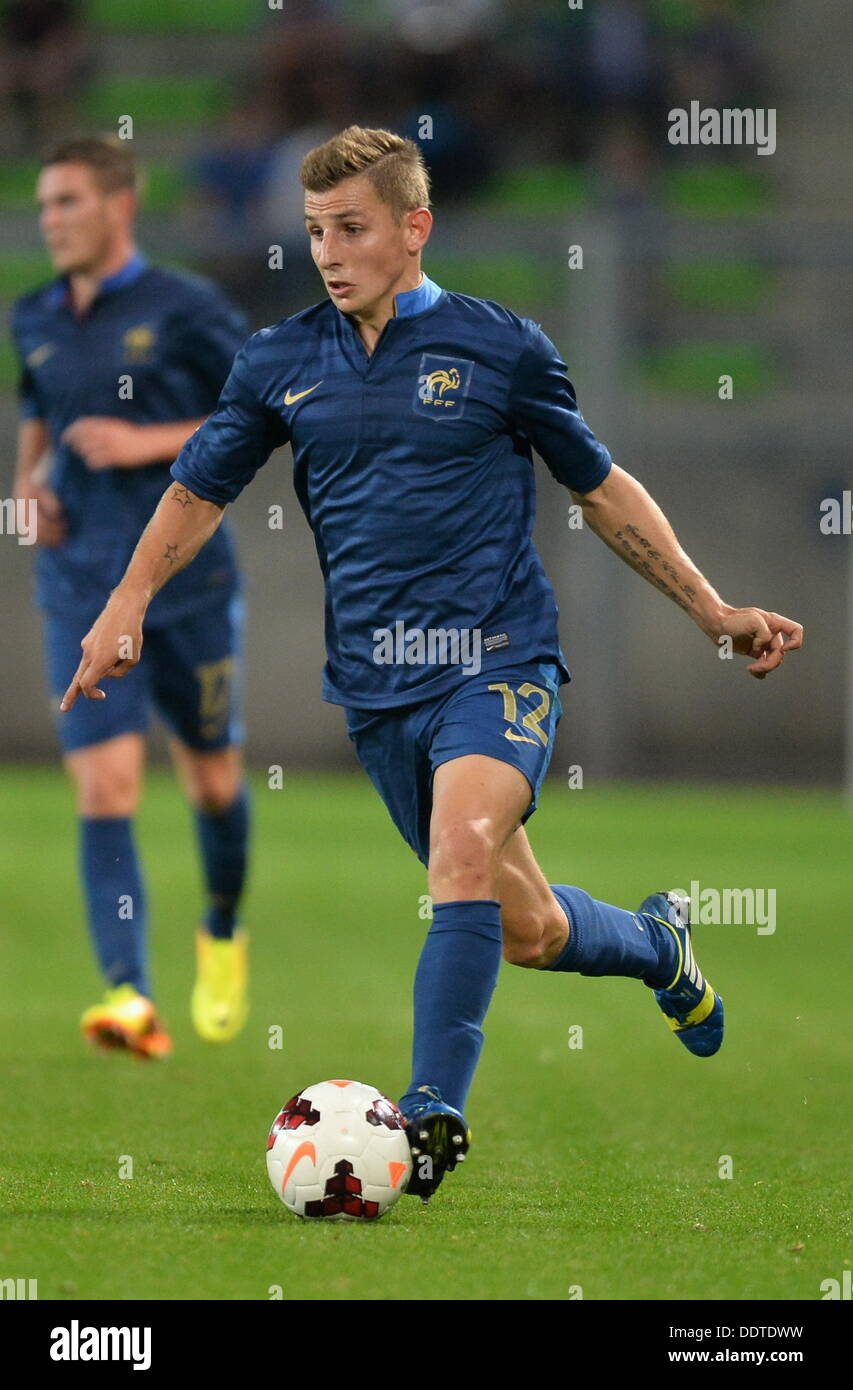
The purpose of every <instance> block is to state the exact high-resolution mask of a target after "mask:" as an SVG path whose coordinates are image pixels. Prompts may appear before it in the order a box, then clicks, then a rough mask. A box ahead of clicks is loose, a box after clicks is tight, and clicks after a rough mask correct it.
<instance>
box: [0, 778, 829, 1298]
mask: <svg viewBox="0 0 853 1390" xmlns="http://www.w3.org/2000/svg"><path fill="white" fill-rule="evenodd" d="M3 776H4V784H5V785H6V786H7V787H8V789H9V794H8V795H7V796H6V797H5V798H4V800H3V811H2V819H0V845H2V847H3V848H2V850H0V869H2V878H3V882H4V885H5V888H4V900H5V901H4V912H3V916H4V918H5V924H4V934H3V935H4V945H3V947H2V952H3V955H2V974H3V977H4V987H3V999H2V1048H3V1054H4V1058H5V1063H4V1073H5V1079H4V1095H5V1116H4V1144H3V1150H4V1160H3V1164H2V1172H0V1179H2V1181H0V1278H6V1277H18V1278H37V1279H38V1281H39V1296H40V1297H41V1298H58V1299H89V1298H91V1299H101V1298H120V1299H138V1298H159V1299H199V1298H200V1299H267V1298H268V1297H270V1288H271V1287H273V1286H275V1285H280V1286H281V1288H282V1292H283V1297H284V1299H324V1300H355V1299H363V1298H364V1299H381V1300H400V1299H415V1298H417V1299H421V1300H430V1299H436V1300H440V1299H445V1298H447V1297H452V1298H455V1299H463V1300H464V1299H512V1300H517V1299H537V1300H538V1299H545V1300H560V1299H566V1298H568V1297H569V1290H570V1288H572V1287H575V1286H578V1285H579V1286H581V1288H582V1290H583V1297H584V1298H585V1299H588V1300H589V1299H652V1300H655V1299H669V1298H676V1299H744V1300H748V1299H765V1298H766V1299H806V1300H813V1299H819V1298H820V1296H821V1295H820V1288H819V1286H820V1283H821V1281H822V1280H823V1279H825V1278H828V1277H835V1278H840V1277H841V1271H842V1270H843V1269H844V1268H845V1267H849V1266H850V1264H851V1258H853V1235H852V1234H851V1228H850V1218H849V1215H848V1214H847V1202H846V1196H845V1192H846V1174H847V1172H848V1171H849V1161H850V1153H851V1136H850V1134H849V1131H848V1130H845V1129H844V1128H843V1116H844V1114H845V1107H844V1097H845V1095H846V1086H847V1077H848V1075H849V1063H850V1056H849V1044H848V1043H846V1042H845V1038H846V1036H847V1034H846V1023H847V1019H846V1013H847V1005H846V994H845V992H844V990H843V989H837V990H836V989H834V988H833V985H832V981H833V979H834V978H836V971H837V969H838V968H839V964H840V962H841V961H842V960H843V958H844V955H843V953H844V952H845V951H846V949H847V936H846V929H845V926H844V922H845V912H846V903H847V888H846V877H847V870H846V865H847V863H848V862H849V852H848V851H849V821H848V820H847V818H846V816H845V815H844V813H843V811H842V809H841V807H840V804H839V802H838V801H837V799H835V798H834V797H832V796H830V795H823V794H821V793H816V792H803V791H799V790H796V791H791V792H781V791H778V790H774V791H773V792H772V793H767V794H759V793H747V792H739V791H726V790H719V789H703V788H690V787H688V788H682V789H679V791H678V792H677V793H676V791H675V790H674V789H673V788H670V787H666V788H664V787H655V786H650V787H643V788H634V787H614V788H606V789H600V790H592V789H587V790H585V791H584V792H583V793H582V794H579V793H578V792H571V793H569V792H568V791H564V790H562V789H561V788H560V786H559V783H558V782H557V781H556V780H555V781H553V782H552V783H550V784H549V785H548V786H547V788H546V791H545V794H544V796H543V805H542V809H541V810H540V812H539V813H538V814H537V815H536V816H535V817H534V819H533V821H532V822H531V826H530V830H531V838H532V840H533V843H534V847H535V849H536V850H537V853H538V855H539V857H540V861H541V862H542V864H543V868H544V869H545V871H546V873H548V875H549V877H550V878H551V879H552V880H553V881H561V882H565V881H568V882H577V883H579V884H580V885H581V886H582V887H585V888H587V889H588V891H590V892H592V893H593V894H594V895H595V896H598V897H602V898H605V899H610V900H612V901H615V902H619V903H622V904H624V905H625V906H635V905H636V904H637V903H638V902H639V901H640V899H641V898H643V897H644V896H645V895H646V893H648V892H650V891H653V890H655V889H658V888H661V887H663V888H666V887H668V886H673V885H677V886H680V887H685V888H686V887H688V886H689V882H690V880H691V879H693V878H695V879H698V880H699V881H700V882H701V883H702V884H703V886H704V885H710V886H717V887H725V886H729V887H765V888H771V887H775V888H776V890H777V915H778V922H777V929H776V932H775V933H774V934H773V935H766V936H759V935H758V934H757V933H756V931H755V928H754V927H748V926H745V925H743V926H736V925H731V926H706V927H697V928H696V932H695V940H696V949H697V956H698V959H699V961H700V963H701V964H702V966H703V968H704V969H705V970H706V972H707V974H708V975H709V977H710V978H711V980H712V981H713V982H714V984H715V985H716V987H717V988H718V989H719V990H720V992H721V993H722V994H723V996H724V999H725V1002H726V1008H727V1013H728V1019H729V1032H728V1038H727V1041H726V1044H725V1045H724V1048H723V1051H722V1052H721V1053H720V1054H719V1056H718V1057H717V1058H714V1059H710V1060H707V1061H705V1060H700V1059H697V1058H693V1057H691V1056H689V1055H688V1054H687V1053H686V1051H685V1050H684V1049H683V1048H682V1047H681V1046H680V1045H679V1044H678V1043H677V1042H676V1041H675V1040H674V1039H673V1038H672V1037H671V1035H670V1033H669V1030H668V1029H667V1027H666V1025H665V1024H664V1022H663V1020H662V1018H661V1016H660V1015H659V1013H658V1010H657V1008H656V1006H655V1004H654V1001H653V999H652V998H651V995H650V993H649V992H647V991H646V990H645V988H644V987H643V986H642V985H640V984H639V983H637V982H634V981H630V980H624V981H623V980H590V979H582V978H580V977H578V976H567V975H552V976H546V977H542V976H540V975H538V974H537V973H536V972H524V971H521V970H513V969H512V968H510V967H508V966H504V967H503V968H502V974H501V982H500V985H499V988H498V991H497V994H496V996H495V1000H494V1003H493V1006H492V1009H491V1012H490V1015H489V1018H488V1019H487V1023H486V1048H485V1051H484V1056H483V1061H482V1063H481V1066H480V1069H479V1072H478V1075H477V1078H476V1081H475V1085H474V1089H473V1092H472V1096H471V1103H470V1110H469V1119H470V1122H471V1124H472V1127H473V1129H474V1146H473V1148H472V1152H471V1156H470V1159H469V1161H468V1163H467V1164H466V1167H465V1169H464V1170H460V1172H459V1173H458V1174H453V1175H451V1176H450V1177H449V1178H448V1179H447V1180H446V1182H445V1183H444V1185H443V1187H442V1189H441V1190H440V1192H439V1193H438V1195H437V1196H436V1198H435V1199H434V1201H433V1202H432V1203H431V1205H430V1206H429V1207H428V1208H425V1209H422V1208H421V1205H420V1203H418V1202H416V1201H415V1200H414V1199H410V1198H407V1197H405V1196H404V1197H403V1198H401V1200H400V1202H399V1203H398V1204H397V1206H396V1207H395V1208H394V1210H393V1211H392V1212H391V1214H390V1215H389V1216H388V1217H386V1218H384V1219H383V1220H382V1221H381V1222H379V1223H378V1224H376V1225H375V1226H365V1227H360V1226H342V1225H337V1224H323V1223H318V1224H316V1225H308V1224H306V1223H302V1222H299V1221H297V1220H296V1218H293V1217H291V1216H290V1215H289V1213H288V1212H286V1210H285V1209H284V1207H282V1206H281V1205H280V1204H279V1203H278V1202H277V1200H276V1198H275V1196H274V1194H273V1192H272V1190H271V1188H270V1187H269V1184H268V1181H267V1177H266V1170H265V1164H264V1152H265V1141H266V1133H267V1130H268V1127H269V1125H270V1123H271V1121H272V1119H273V1117H274V1115H275V1114H276V1112H277V1110H278V1108H279V1106H280V1105H281V1103H282V1102H283V1101H284V1100H285V1099H287V1097H288V1096H290V1095H291V1094H292V1093H293V1092H294V1091H296V1090H298V1089H299V1088H300V1087H301V1086H304V1085H307V1084H309V1083H310V1082H313V1081H318V1080H321V1079H322V1078H324V1077H326V1076H341V1075H345V1076H346V1075H349V1076H352V1077H355V1078H356V1079H359V1080H364V1081H369V1082H372V1083H374V1084H376V1085H377V1086H379V1087H380V1088H381V1089H383V1090H385V1091H386V1092H387V1093H388V1094H390V1095H392V1096H396V1095H398V1094H399V1093H400V1092H401V1091H402V1089H403V1088H404V1086H405V1084H406V1082H407V1080H408V1076H407V1064H408V1054H409V1041H410V1040H409V1027H410V1024H409V1015H410V990H411V979H412V975H413V972H414V967H415V963H416V960H417V953H418V948H419V943H420V940H421V938H422V936H423V933H424V931H425V930H426V926H427V924H426V922H425V921H423V920H422V919H420V918H419V916H418V907H419V897H420V895H421V894H422V893H425V892H426V885H425V881H424V875H423V872H422V870H421V868H420V866H419V865H418V863H417V861H416V860H415V858H414V856H413V855H412V854H411V853H410V851H409V850H408V849H407V848H406V846H405V845H404V844H403V843H402V841H400V840H399V837H398V836H397V834H396V832H395V831H394V829H393V826H392V825H391V823H390V821H389V820H388V817H387V814H386V812H385V810H384V808H383V806H382V805H381V803H380V802H379V801H378V798H377V797H376V795H375V793H374V792H373V791H372V789H371V788H370V786H369V784H368V783H367V781H366V780H365V779H364V778H362V777H358V776H352V777H340V778H332V777H318V776H307V775H306V776H291V777H289V778H288V779H287V782H286V786H285V788H284V790H282V791H279V792H272V791H270V790H268V789H267V787H266V783H265V781H264V780H263V779H261V778H256V779H255V781H254V787H255V811H256V814H255V829H256V839H255V850H254V865H253V872H252V884H251V890H250V895H249V898H248V900H247V904H246V908H247V911H246V921H247V925H248V926H249V928H250V930H251V932H252V950H253V970H254V975H253V990H252V995H253V1013H252V1017H251V1020H250V1023H249V1026H248V1027H247V1029H246V1032H245V1033H244V1034H243V1035H242V1036H241V1037H240V1038H239V1039H238V1040H237V1041H236V1042H234V1043H232V1044H231V1045H229V1046H227V1047H223V1048H221V1049H217V1048H213V1047H210V1046H208V1045H206V1044H204V1043H203V1042H202V1041H201V1040H200V1039H198V1038H197V1037H196V1036H195V1034H194V1033H193V1031H192V1027H191V1024H190V1021H189V1009H188V1005H189V993H190V989H191V986H192V978H193V969H194V960H193V939H192V938H193V929H194V926H195V923H196V920H197V917H198V913H199V904H200V901H201V897H200V872H199V868H198V865H197V861H196V859H195V856H194V846H193V838H192V832H191V826H190V820H189V817H188V814H187V811H186V809H185V807H184V806H183V804H182V803H181V801H180V798H179V796H178V794H177V792H176V790H175V787H174V784H173V782H172V781H171V779H170V778H168V777H165V776H163V775H160V774H156V773H155V774H152V775H151V776H150V777H149V783H148V789H147V794H146V803H145V807H144V809H143V812H142V814H141V817H140V840H141V845H142V849H143V853H144V856H145V863H146V868H147V871H148V877H149V904H150V911H151V920H152V929H153V948H154V969H155V981H156V986H157V996H158V1000H159V1002H160V1005H161V1007H162V1009H163V1012H164V1015H165V1017H166V1019H167V1021H168V1023H169V1025H170V1027H171V1029H172V1031H173V1034H174V1038H175V1044H176V1055H175V1057H174V1058H173V1059H172V1060H171V1061H169V1062H167V1063H165V1064H162V1065H160V1066H154V1065H151V1066H147V1067H146V1066H143V1065H139V1064H135V1063H133V1062H131V1061H130V1060H129V1059H128V1058H125V1057H122V1056H114V1057H102V1056H99V1055H96V1054H90V1053H89V1052H88V1051H87V1050H86V1049H85V1047H84V1045H83V1043H82V1042H81V1040H80V1038H79V1035H78V1032H77V1024H78V1017H79V1014H80V1012H81V1011H82V1009H83V1008H84V1007H85V1006H86V1005H88V1004H90V1003H92V1002H93V1001H94V1000H95V999H96V998H97V997H98V996H99V994H100V989H101V986H100V983H99V980H98V976H97V973H96V970H95V968H94V964H93V962H92V959H91V955H90V952H89V948H88V944H87V942H86V941H85V935H84V926H83V917H82V911H81V908H80V904H79V897H78V891H77V885H76V879H75V839H74V827H73V819H72V814H71V805H70V794H69V789H68V787H67V785H66V784H65V782H64V780H63V778H62V776H61V774H60V773H59V772H57V771H54V770H51V769H24V768H7V769H4V774H3ZM275 1024H280V1025H281V1026H282V1028H283V1030H284V1047H283V1049H282V1050H281V1051H274V1050H270V1048H269V1047H268V1045H267V1042H268V1029H269V1028H270V1027H271V1026H272V1025H275ZM576 1024H580V1025H581V1026H582V1027H583V1030H584V1046H583V1048H582V1049H581V1050H577V1049H570V1048H569V1047H568V1033H569V1028H570V1027H571V1026H572V1025H576ZM123 1155H130V1156H131V1157H132V1158H133V1164H134V1177H133V1179H132V1180H122V1179H121V1178H119V1176H118V1173H119V1163H120V1161H121V1159H122V1156H123ZM723 1155H730V1156H731V1157H732V1160H733V1166H734V1176H733V1178H732V1179H730V1180H727V1179H721V1178H720V1177H719V1176H718V1171H719V1161H720V1159H721V1156H723Z"/></svg>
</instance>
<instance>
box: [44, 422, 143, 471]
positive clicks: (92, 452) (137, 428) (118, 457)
mask: <svg viewBox="0 0 853 1390" xmlns="http://www.w3.org/2000/svg"><path fill="white" fill-rule="evenodd" d="M144 440H145V429H144V426H142V425H134V424H132V423H131V422H130V421H129V420H119V419H117V418H116V417H114V416H112V415H81V416H80V418H79V419H78V420H75V421H74V423H73V425H69V426H68V428H67V429H65V430H63V432H62V442H63V443H64V444H68V445H69V446H70V448H72V449H73V450H74V452H75V454H79V455H80V457H81V458H82V460H83V462H84V463H85V465H86V467H87V468H91V469H100V468H136V467H138V466H139V464H141V463H146V462H147V459H146V457H145V442H144Z"/></svg>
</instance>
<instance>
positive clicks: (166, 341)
mask: <svg viewBox="0 0 853 1390" xmlns="http://www.w3.org/2000/svg"><path fill="white" fill-rule="evenodd" d="M12 332H13V336H14V340H15V346H16V348H17V351H18V354H19V357H20V359H21V367H22V374H21V410H22V413H23V415H24V418H25V419H37V420H43V421H44V423H45V424H46V425H47V428H48V431H49V434H50V439H51V446H52V451H53V462H52V466H51V472H50V476H49V477H48V479H47V480H46V481H47V483H48V486H49V487H51V488H52V489H53V490H54V491H55V492H56V493H57V495H58V497H59V499H60V501H61V503H62V505H63V508H64V510H65V515H66V520H67V523H68V536H67V539H66V541H65V542H64V543H63V544H62V545H60V546H57V547H55V548H51V549H48V548H47V547H39V548H38V550H37V552H36V589H37V597H38V602H39V604H40V605H41V607H43V608H46V609H49V610H51V611H53V612H56V613H63V612H66V613H77V612H80V611H91V612H92V613H93V615H94V614H96V613H97V612H98V611H99V609H100V608H102V607H103V605H104V603H105V602H106V600H107V598H108V597H109V594H110V591H111V590H112V589H114V588H115V586H116V584H117V583H118V582H119V580H120V579H121V577H122V575H123V574H124V572H125V569H126V568H127V564H128V561H129V560H130V557H131V555H132V553H133V550H134V547H135V546H136V543H137V541H138V540H139V537H140V535H141V533H142V531H143V530H144V528H145V526H146V524H147V522H148V520H149V518H150V516H151V513H152V512H153V511H154V508H155V507H156V506H157V503H158V502H159V500H160V498H161V497H162V496H163V492H164V490H165V489H166V487H167V486H168V484H169V461H168V460H166V461H164V462H161V463H152V464H149V465H146V466H144V467H142V468H107V469H98V470H91V469H89V468H87V467H86V464H85V463H84V461H83V459H82V458H80V456H79V455H78V454H76V453H75V452H74V451H73V449H71V448H69V447H68V446H67V445H65V444H63V443H62V442H61V439H60V436H61V434H62V431H63V430H64V429H65V428H66V426H68V425H70V424H72V422H73V421H74V420H77V419H79V417H80V416H81V415H110V416H114V417H118V418H120V419H123V420H128V421H131V422H132V423H134V424H139V425H148V424H158V425H160V424H167V423H170V422H172V421H177V420H191V419H197V418H198V417H199V416H201V415H208V414H209V413H210V411H211V410H213V408H214V407H215V405H216V401H217V399H218V396H219V393H220V391H221V389H222V385H223V382H224V381H225V379H226V377H227V375H228V370H229V368H230V366H231V363H232V360H233V358H234V354H235V353H236V351H237V349H238V348H239V347H240V345H241V344H242V343H243V342H244V341H245V338H246V335H247V332H248V325H247V323H246V320H245V319H244V317H243V315H242V314H241V313H239V312H238V311H237V310H236V309H234V308H233V307H232V305H231V304H230V303H229V302H228V300H227V299H226V298H225V297H224V295H222V293H221V292H220V291H219V290H218V289H217V288H216V287H215V286H214V285H213V284H211V283H210V282H209V281H207V280H204V279H201V278H200V277H197V276H194V275H188V274H185V273H179V272H176V271H172V270H161V269H159V268H157V267H154V266H150V265H149V264H148V262H147V260H146V259H145V257H144V256H141V255H135V256H134V257H132V259H131V260H130V261H128V262H127V264H126V265H125V266H123V267H122V269H121V270H119V271H118V272H117V273H116V274H115V275H111V276H109V277H108V278H106V279H105V280H102V281H101V283H100V285H99V287H98V293H97V295H96V297H95V299H94V300H93V302H92V305H91V307H90V309H89V310H88V312H87V313H86V314H84V315H83V316H81V317H79V318H78V317H77V315H76V314H75V312H74V310H73V308H72V306H71V303H70V298H69V293H68V284H67V280H66V279H65V277H61V278H60V279H58V280H55V281H54V282H53V283H52V284H50V285H47V286H45V287H42V288H41V289H38V290H35V291H33V292H32V293H31V294H27V295H24V296H23V297H22V298H21V299H19V300H18V301H17V302H16V304H15V306H14V308H13V310H12ZM237 583H238V580H237V572H236V560H235V554H234V546H233V542H232V539H231V536H230V533H229V530H228V529H225V528H223V527H220V528H219V530H218V531H217V532H216V533H215V535H214V536H213V537H212V539H211V540H210V542H209V543H208V545H207V546H206V547H205V549H204V551H203V553H202V555H201V556H200V557H199V559H198V560H197V561H196V563H195V564H194V565H192V566H190V567H189V568H188V569H186V570H183V571H182V572H181V573H179V574H178V575H176V576H175V578H174V579H173V580H172V582H171V584H169V585H167V586H166V588H165V589H163V590H162V591H161V592H160V593H159V594H157V595H156V597H155V598H154V600H153V601H152V604H151V608H150V610H149V613H150V621H151V623H152V624H155V625H156V624H160V623H167V622H170V621H171V620H172V619H173V618H175V617H178V616H180V615H181V614H182V613H185V612H189V611H195V610H196V609H198V608H200V607H204V606H206V605H207V604H208V603H214V602H217V601H219V600H221V599H222V598H223V597H224V596H225V595H227V594H228V593H229V592H234V591H235V590H236V587H237Z"/></svg>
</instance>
